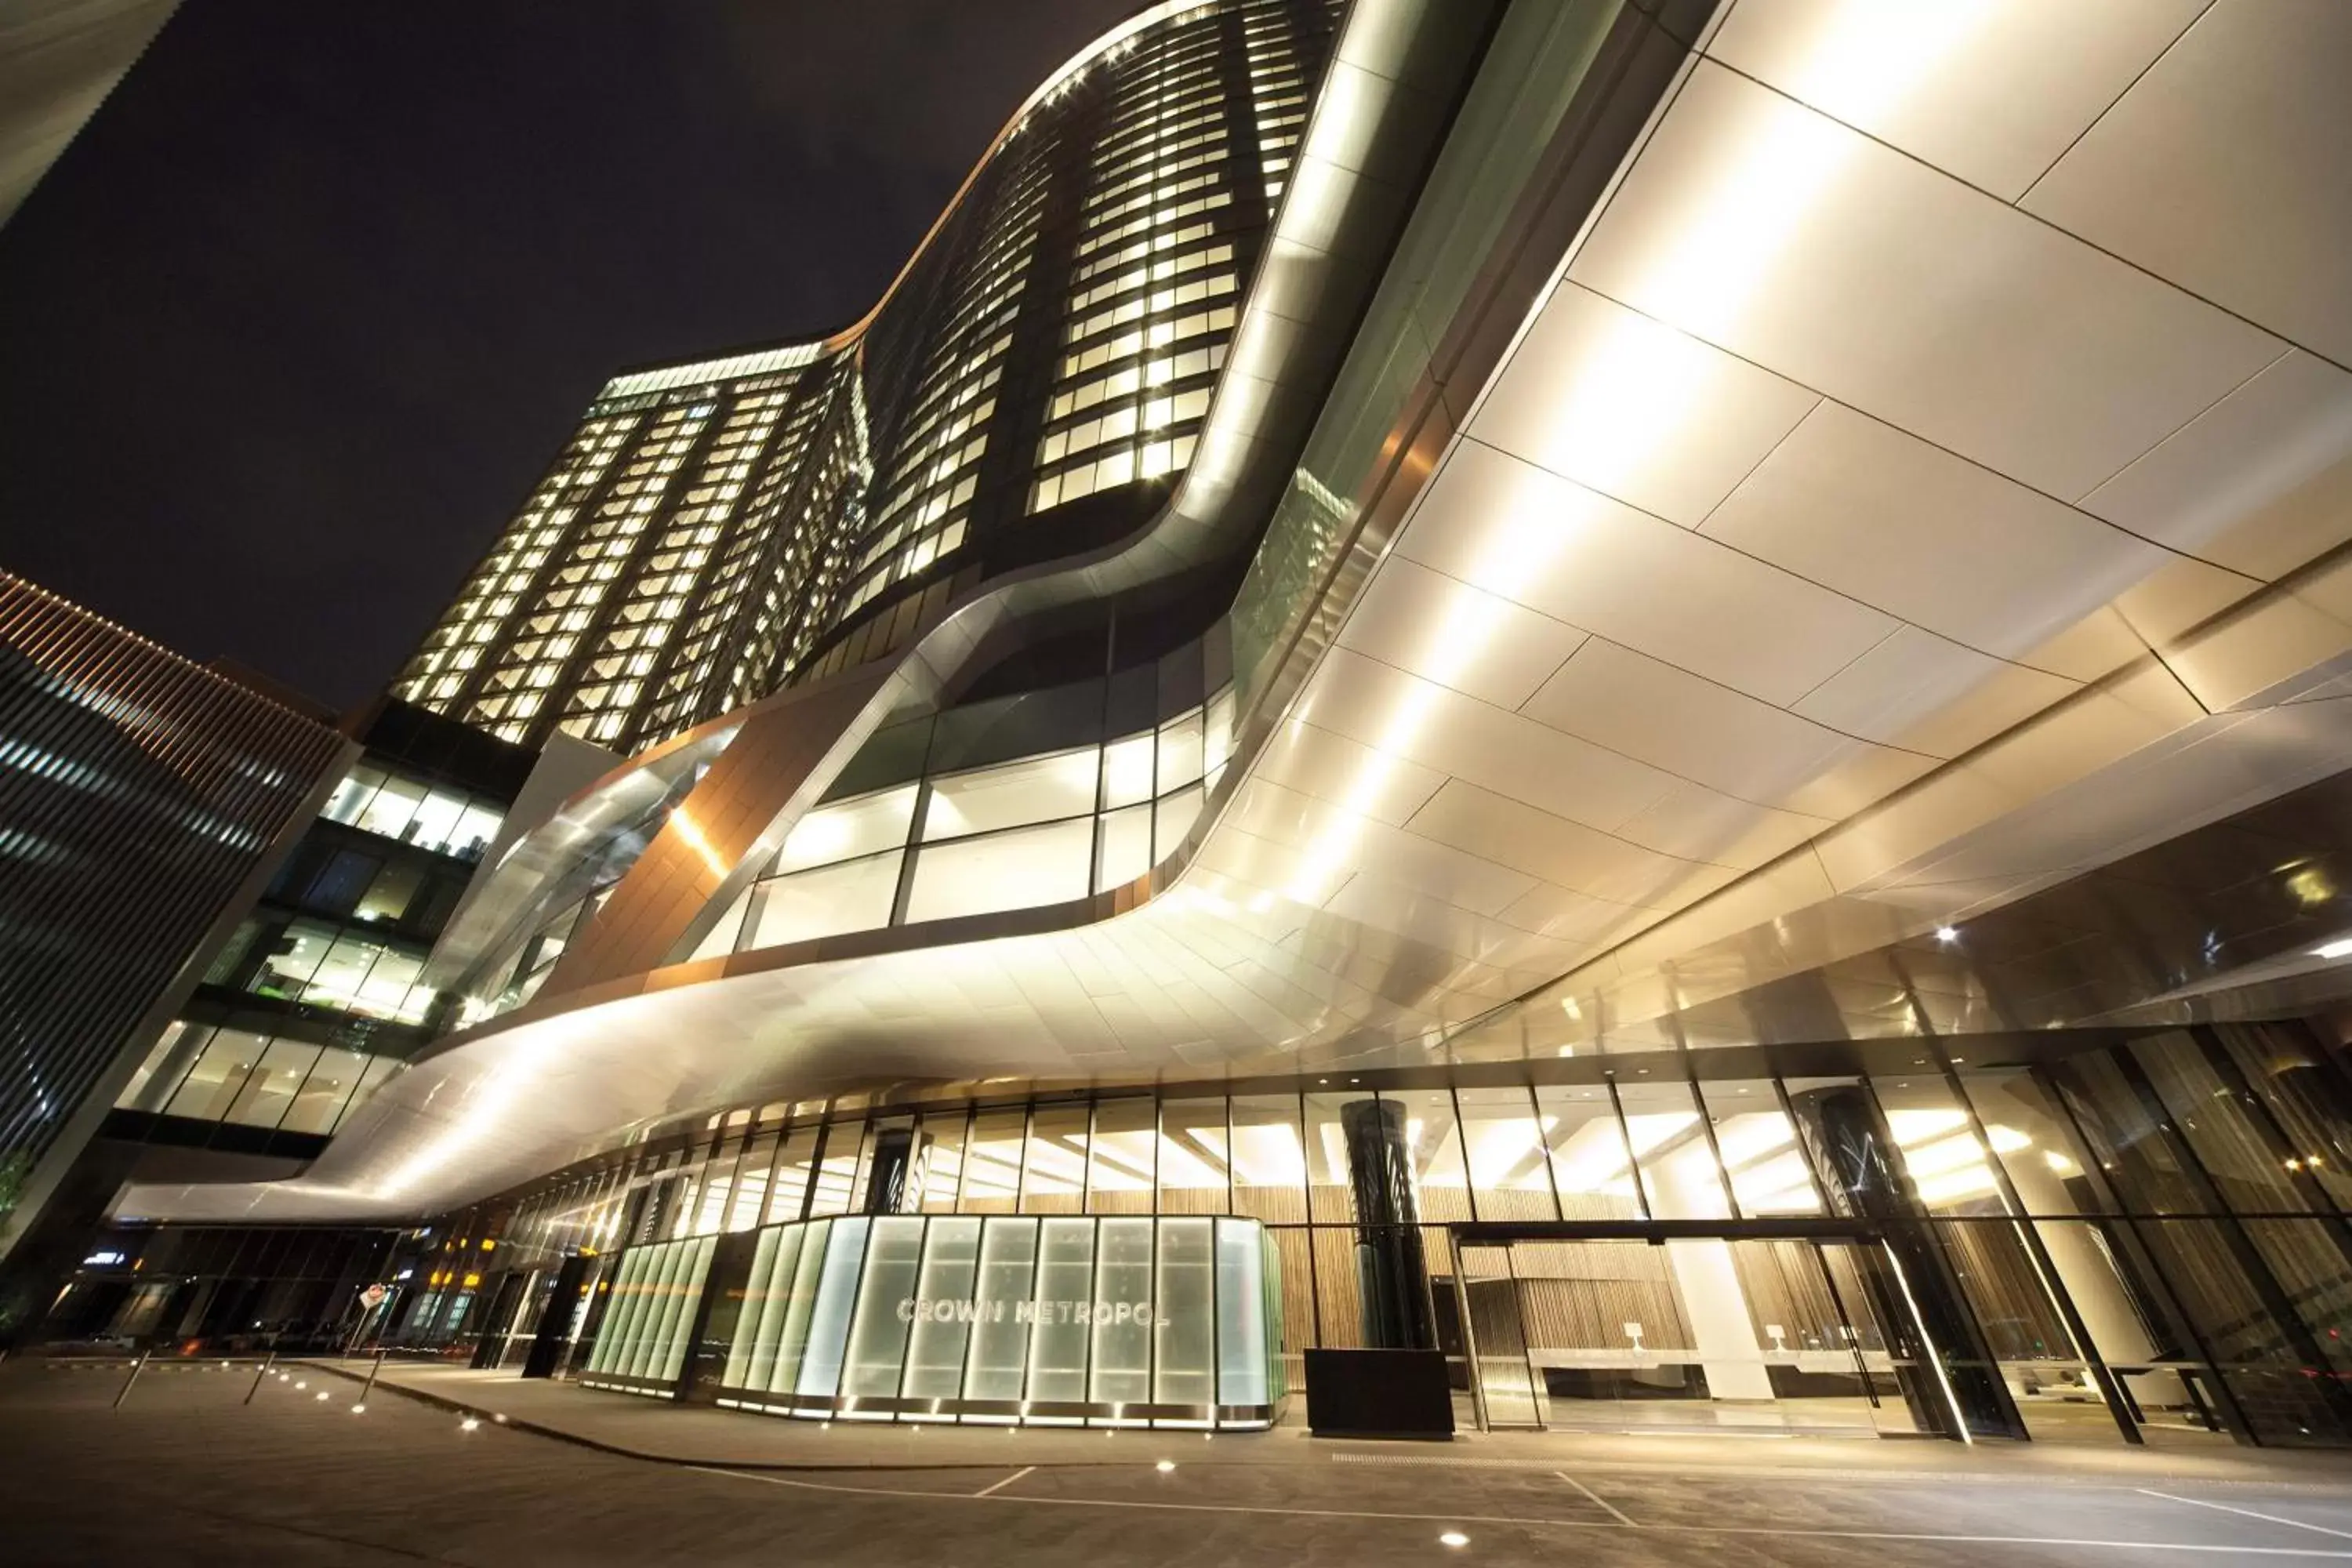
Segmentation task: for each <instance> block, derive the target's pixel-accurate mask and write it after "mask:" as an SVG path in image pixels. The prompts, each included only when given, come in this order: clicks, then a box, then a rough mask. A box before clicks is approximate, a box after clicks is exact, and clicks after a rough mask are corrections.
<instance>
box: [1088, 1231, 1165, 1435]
mask: <svg viewBox="0 0 2352 1568" xmlns="http://www.w3.org/2000/svg"><path fill="white" fill-rule="evenodd" d="M1100 1223H1101V1236H1100V1237H1099V1241H1098V1245H1097V1258H1096V1262H1095V1288H1094V1295H1093V1301H1094V1314H1093V1315H1094V1320H1095V1321H1094V1331H1095V1342H1094V1369H1093V1372H1092V1373H1091V1375H1090V1377H1089V1379H1088V1388H1087V1398H1088V1399H1090V1400H1092V1401H1094V1402H1095V1403H1096V1404H1097V1405H1106V1404H1108V1405H1122V1404H1125V1405H1139V1404H1142V1403H1143V1402H1144V1401H1146V1400H1148V1399H1150V1397H1151V1321H1152V1310H1153V1306H1152V1300H1151V1222H1150V1220H1148V1219H1107V1220H1104V1221H1102V1222H1100Z"/></svg>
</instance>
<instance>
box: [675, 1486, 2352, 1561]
mask: <svg viewBox="0 0 2352 1568" xmlns="http://www.w3.org/2000/svg"><path fill="white" fill-rule="evenodd" d="M679 1468H681V1469H688V1470H699V1471H700V1472H702V1473H703V1474H704V1475H707V1476H725V1477H728V1478H729V1479H733V1480H739V1481H756V1482H758V1483H759V1484H760V1485H761V1486H767V1487H790V1488H793V1489H795V1490H799V1491H812V1492H842V1493H846V1494H848V1495H851V1496H856V1497H887V1498H918V1499H922V1500H927V1501H931V1502H975V1501H978V1498H977V1497H975V1496H973V1495H972V1494H971V1493H967V1492H927V1491H913V1490H909V1489H907V1488H904V1487H845V1486H842V1485H839V1484H838V1483H835V1482H830V1481H800V1480H793V1479H790V1478H789V1477H785V1476H762V1475H754V1474H752V1473H751V1471H749V1470H730V1469H725V1468H721V1467H719V1466H717V1465H682V1466H680V1467H679ZM1031 1468H1035V1467H1034V1466H1032V1467H1031ZM1006 1479H1008V1480H1009V1479H1013V1478H1011V1477H1008V1478H1006ZM999 1484H1000V1485H1002V1484H1003V1483H1001V1482H1000V1483H999ZM1001 1501H1003V1502H1008V1503H1026V1504H1028V1505H1030V1506H1031V1507H1034V1508H1127V1509H1148V1510H1156V1511H1159V1512H1162V1513H1249V1514H1271V1515H1274V1516H1276V1517H1278V1518H1288V1519H1378V1520H1406V1521H1415V1522H1438V1523H1446V1524H1516V1525H1523V1526H1526V1527H1528V1528H1530V1529H1535V1530H1622V1529H1623V1528H1624V1526H1623V1525H1620V1524H1602V1523H1600V1522H1598V1521H1594V1520H1589V1519H1541V1518H1529V1517H1528V1516H1525V1515H1515V1514H1477V1513H1373V1512H1370V1511H1366V1510H1357V1509H1340V1508H1266V1507H1264V1506H1261V1505H1257V1504H1252V1503H1228V1502H1145V1501H1140V1500H1134V1499H1129V1498H1078V1497H1008V1498H1003V1499H1001ZM1638 1528H1639V1529H1640V1530H1641V1531H1642V1533H1643V1534H1644V1535H1668V1534H1673V1535H1757V1536H1778V1537H1781V1538H1785V1539H1789V1540H1798V1541H1916V1542H1928V1543H1935V1544H1942V1545H1952V1546H2075V1547H2082V1548H2084V1549H2086V1550H2094V1551H2106V1552H2234V1553H2236V1554H2237V1555H2239V1556H2241V1557H2312V1558H2318V1559H2321V1560H2324V1561H2326V1562H2330V1563H2352V1552H2336V1551H2331V1550H2329V1549H2327V1548H2326V1547H2320V1546H2239V1545H2234V1544H2224V1543H2222V1542H2203V1541H2106V1540H2102V1539H2100V1538H2098V1537H2095V1536H2074V1535H1937V1534H1934V1533H1932V1532H1928V1531H1901V1530H1786V1529H1779V1528H1771V1527H1765V1526H1759V1525H1719V1524H1653V1525H1643V1526H1639V1527H1638ZM2310 1528H2312V1529H2318V1528H2319V1527H2318V1526H2316V1525H2314V1526H2311V1527H2310Z"/></svg>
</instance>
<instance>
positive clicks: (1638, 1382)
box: [1461, 1237, 1948, 1434]
mask: <svg viewBox="0 0 2352 1568" xmlns="http://www.w3.org/2000/svg"><path fill="white" fill-rule="evenodd" d="M1461 1257H1462V1291H1463V1294H1464V1295H1465V1297H1466V1303H1465V1304H1466V1306H1467V1308H1468V1317H1469V1322H1470V1326H1471V1329H1472V1332H1473V1335H1474V1337H1475V1360H1476V1373H1477V1377H1478V1380H1479V1392H1480V1396H1481V1400H1482V1402H1483V1405H1484V1407H1485V1412H1486V1419H1487V1422H1488V1424H1489V1425H1491V1426H1546V1427H1557V1428H1579V1427H1581V1428H1588V1429H1605V1430H1612V1431H1627V1430H1662V1429H1663V1430H1699V1431H1742V1430H1746V1431H1760V1432H1776V1433H1789V1432H1819V1433H1825V1434H1836V1433H1844V1434H1858V1433H1874V1434H1896V1433H1916V1432H1938V1431H1942V1430H1944V1429H1945V1427H1946V1426H1947V1425H1948V1415H1947V1411H1948V1405H1947V1403H1946V1402H1945V1401H1944V1400H1943V1399H1942V1398H1941V1397H1940V1395H1939V1394H1938V1391H1937V1387H1936V1373H1935V1369H1934V1366H1933V1364H1932V1362H1931V1360H1930V1359H1929V1357H1928V1356H1927V1353H1926V1346H1927V1339H1926V1335H1925V1334H1924V1333H1923V1332H1922V1331H1920V1329H1919V1326H1918V1324H1917V1321H1916V1316H1915V1315H1914V1314H1913V1312H1912V1311H1911V1310H1910V1308H1909V1305H1908V1302H1907V1300H1906V1296H1905V1293H1904V1290H1903V1289H1902V1284H1901V1281H1900V1279H1899V1277H1897V1276H1896V1275H1895V1272H1894V1266H1893V1264H1892V1260H1891V1259H1889V1258H1886V1257H1885V1253H1884V1249H1883V1248H1881V1247H1878V1245H1877V1244H1876V1243H1874V1242H1870V1241H1865V1240H1861V1239H1857V1238H1845V1237H1833V1238H1820V1237H1803V1238H1795V1239H1788V1238H1766V1239H1759V1238H1752V1237H1675V1238H1672V1239H1663V1240H1627V1239H1614V1238H1611V1239H1595V1240H1561V1241H1552V1240H1539V1241H1512V1242H1507V1243H1501V1244H1496V1245H1487V1246H1480V1245H1469V1246H1465V1247H1462V1248H1461Z"/></svg>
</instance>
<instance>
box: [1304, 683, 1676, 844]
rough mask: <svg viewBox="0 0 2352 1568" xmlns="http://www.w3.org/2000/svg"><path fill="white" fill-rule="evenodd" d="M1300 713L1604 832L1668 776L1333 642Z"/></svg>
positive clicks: (1658, 790)
mask: <svg viewBox="0 0 2352 1568" xmlns="http://www.w3.org/2000/svg"><path fill="white" fill-rule="evenodd" d="M1307 699H1308V702H1309V703H1310V707H1309V709H1308V717H1310V718H1311V719H1312V721H1314V722H1315V723H1316V724H1318V725H1320V726H1323V727H1325V728H1328V729H1331V730H1335V731H1339V733H1340V734H1342V735H1345V736H1347V737H1349V739H1351V740H1355V741H1358V742H1361V743H1363V744H1364V745H1366V746H1369V747H1371V748H1373V750H1374V751H1375V752H1378V753H1380V754H1379V755H1376V756H1374V757H1373V758H1372V759H1371V761H1370V765H1372V766H1374V767H1377V766H1379V765H1380V764H1381V758H1382V757H1384V756H1389V755H1394V756H1399V757H1402V758H1403V759H1404V760H1405V761H1407V762H1412V763H1419V764H1421V765H1423V766H1424V767H1428V768H1432V769H1436V770H1439V771H1442V772H1444V773H1452V774H1454V775H1455V776H1458V777H1461V778H1466V779H1468V780H1469V781H1470V782H1471V783H1473V784H1479V785H1481V786H1483V787H1485V788H1486V789H1490V790H1493V791H1494V792H1495V793H1496V794H1497V795H1509V796H1510V797H1511V798H1513V799H1514V800H1522V801H1525V802H1527V804H1528V805H1533V806H1538V807H1540V808H1541V809H1543V810H1545V811H1549V812H1551V813H1552V814H1554V815H1555V816H1565V817H1567V818H1569V819H1570V821H1574V822H1581V823H1583V824H1584V825H1585V826H1588V827H1598V828H1600V829H1601V830H1602V831H1604V832H1606V831H1607V830H1609V829H1610V828H1612V827H1613V826H1616V825H1617V824H1618V823H1621V822H1622V821H1624V820H1625V819H1626V818H1628V817H1630V816H1633V815H1634V814H1635V813H1636V812H1638V811H1640V810H1642V809H1643V807H1644V806H1646V805H1650V804H1651V803H1652V802H1654V801H1655V800H1657V799H1658V798H1659V797H1660V796H1661V795H1664V794H1665V793H1666V792H1667V791H1668V790H1670V789H1672V788H1673V787H1674V784H1675V780H1674V778H1673V776H1672V775H1671V774H1669V773H1664V772H1661V771H1660V770H1658V769H1656V768H1653V767H1650V766H1648V765H1647V764H1646V763H1638V762H1635V761H1634V760H1633V758H1631V757H1628V756H1622V755H1620V754H1619V753H1617V752H1612V751H1610V750H1608V749H1607V748H1606V747H1602V746H1596V745H1593V744H1592V743H1591V742H1586V741H1580V740H1578V739H1577V738H1576V737H1574V736H1572V735H1566V734H1562V733H1561V732H1559V731H1557V730H1553V729H1549V728H1548V727H1546V726H1545V725H1543V724H1540V723H1538V722H1537V721H1534V720H1532V719H1528V718H1523V717H1521V716H1520V715H1518V714H1517V713H1510V712H1506V711H1505V710H1502V709H1500V708H1496V707H1494V706H1492V705H1490V704H1488V703H1485V702H1480V701H1477V700H1475V699H1473V698H1468V697H1464V696H1462V695H1461V694H1460V693H1458V692H1453V691H1448V690H1446V689H1444V687H1441V686H1436V685H1433V684H1432V683H1430V682H1428V681H1425V680H1419V679H1415V678H1413V677H1412V676H1409V675H1406V674H1404V673H1403V672H1402V670H1397V669H1392V668H1390V667H1389V666H1387V665H1384V664H1380V663H1377V662H1375V661H1373V660H1371V659H1368V658H1362V657H1360V656H1359V655H1356V654H1351V653H1349V652H1348V651H1347V650H1346V649H1345V648H1334V649H1333V650H1332V651H1331V652H1330V653H1329V654H1328V656H1326V658H1325V659H1324V662H1323V667H1322V668H1321V669H1319V670H1318V671H1317V673H1316V678H1315V679H1314V681H1313V682H1312V683H1311V684H1310V685H1309V687H1308V689H1307Z"/></svg>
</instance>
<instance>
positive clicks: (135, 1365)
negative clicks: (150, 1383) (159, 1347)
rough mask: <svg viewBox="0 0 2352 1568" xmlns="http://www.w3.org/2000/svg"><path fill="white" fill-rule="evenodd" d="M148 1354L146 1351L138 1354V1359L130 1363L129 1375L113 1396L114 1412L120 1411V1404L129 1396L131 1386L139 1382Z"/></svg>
mask: <svg viewBox="0 0 2352 1568" xmlns="http://www.w3.org/2000/svg"><path fill="white" fill-rule="evenodd" d="M148 1353H149V1352H146V1351H141V1352H139V1359H138V1360H137V1361H134V1362H132V1363H131V1375H130V1376H129V1377H126V1378H124V1379H123V1380H122V1387H121V1391H120V1392H118V1393H117V1394H115V1396H114V1405H113V1406H112V1408H114V1409H116V1410H120V1409H121V1408H122V1402H123V1401H124V1400H125V1399H128V1398H129V1397H130V1396H131V1384H134V1383H136V1382H138V1381H139V1373H141V1372H142V1370H144V1368H145V1367H146V1365H147V1356H148Z"/></svg>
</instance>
